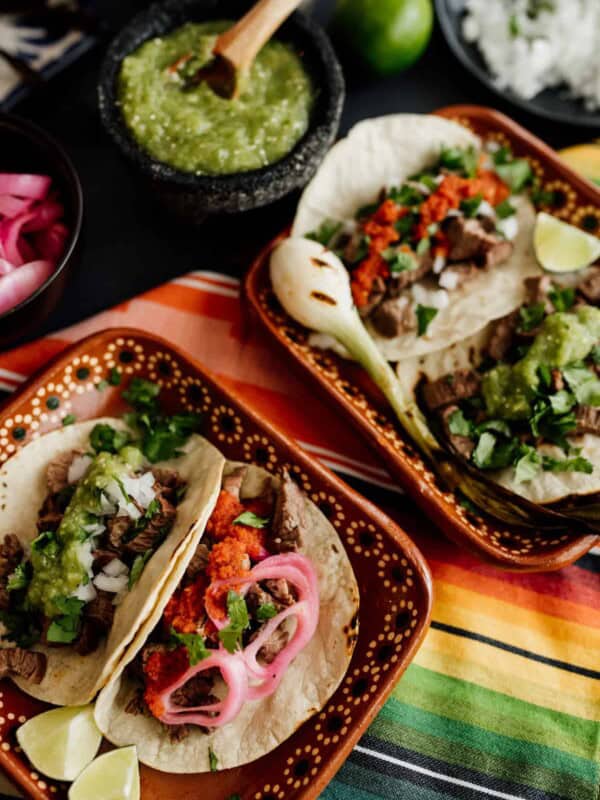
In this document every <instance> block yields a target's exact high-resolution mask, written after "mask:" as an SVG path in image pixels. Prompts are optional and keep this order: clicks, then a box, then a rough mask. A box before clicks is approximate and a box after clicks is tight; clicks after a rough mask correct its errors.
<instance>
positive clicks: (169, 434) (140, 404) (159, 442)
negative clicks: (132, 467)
mask: <svg viewBox="0 0 600 800" xmlns="http://www.w3.org/2000/svg"><path fill="white" fill-rule="evenodd" d="M159 392H160V387H159V386H158V385H157V384H155V383H151V382H150V381H147V380H144V379H143V378H134V379H133V380H132V381H131V383H130V385H129V389H128V390H127V391H125V392H123V397H124V398H125V400H127V401H128V402H129V403H130V404H131V405H132V406H133V408H134V409H135V413H133V414H128V415H127V416H126V419H127V422H128V424H130V425H131V426H132V427H134V428H137V430H138V431H139V433H140V436H141V443H140V449H141V450H142V452H143V453H144V455H145V456H146V458H147V459H148V461H150V462H151V463H156V462H157V461H166V460H167V459H169V458H173V457H175V456H177V455H178V454H179V452H180V448H181V447H183V445H184V444H185V443H186V441H187V439H188V438H189V436H191V434H192V433H195V432H196V431H197V430H198V429H199V428H200V422H201V417H200V416H199V415H198V414H191V413H190V414H173V415H171V416H167V415H163V414H162V413H161V411H160V407H159V403H158V394H159Z"/></svg>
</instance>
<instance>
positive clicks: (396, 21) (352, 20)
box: [334, 0, 433, 75]
mask: <svg viewBox="0 0 600 800" xmlns="http://www.w3.org/2000/svg"><path fill="white" fill-rule="evenodd" d="M334 26H335V29H336V31H337V32H338V33H339V34H340V35H341V36H343V38H344V39H345V40H346V42H347V43H348V45H349V46H350V47H351V48H352V49H353V50H355V51H356V52H357V53H358V54H359V55H360V56H362V58H363V60H364V61H365V62H366V63H367V64H368V65H369V66H370V67H371V68H372V69H374V70H375V71H376V72H378V73H379V74H381V75H389V74H391V73H394V72H400V71H401V70H403V69H406V68H407V67H410V66H411V65H412V64H414V63H415V61H417V59H418V58H419V57H420V56H421V55H422V53H423V51H424V50H425V48H426V47H427V44H428V43H429V39H430V38H431V31H432V28H433V7H432V4H431V0H338V2H337V5H336V10H335V16H334Z"/></svg>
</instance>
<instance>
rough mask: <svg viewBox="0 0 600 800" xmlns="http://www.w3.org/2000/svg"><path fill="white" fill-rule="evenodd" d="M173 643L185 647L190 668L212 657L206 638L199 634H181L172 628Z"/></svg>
mask: <svg viewBox="0 0 600 800" xmlns="http://www.w3.org/2000/svg"><path fill="white" fill-rule="evenodd" d="M171 641H172V642H173V644H177V645H183V646H184V647H185V649H186V650H187V654H188V659H189V662H190V667H194V666H196V664H198V663H199V662H200V661H203V660H204V659H205V658H208V657H209V655H210V650H209V649H208V648H207V646H206V642H205V641H204V637H203V636H200V634H198V633H179V632H178V631H176V630H175V628H171Z"/></svg>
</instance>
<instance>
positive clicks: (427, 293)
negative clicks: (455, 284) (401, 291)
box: [411, 283, 449, 309]
mask: <svg viewBox="0 0 600 800" xmlns="http://www.w3.org/2000/svg"><path fill="white" fill-rule="evenodd" d="M411 290H412V295H413V297H414V299H415V303H417V304H418V305H421V306H431V308H437V309H440V308H446V306H447V305H448V303H449V300H448V292H445V291H444V290H443V289H438V290H435V289H433V290H432V289H427V288H426V287H425V286H420V285H419V284H418V283H415V284H413V285H412V287H411Z"/></svg>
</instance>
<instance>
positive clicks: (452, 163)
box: [440, 145, 479, 178]
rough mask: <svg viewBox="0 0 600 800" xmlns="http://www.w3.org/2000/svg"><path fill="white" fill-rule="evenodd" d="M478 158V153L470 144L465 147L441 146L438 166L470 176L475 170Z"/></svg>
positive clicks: (472, 175)
mask: <svg viewBox="0 0 600 800" xmlns="http://www.w3.org/2000/svg"><path fill="white" fill-rule="evenodd" d="M478 159H479V154H478V152H477V150H476V149H475V148H474V147H473V146H472V145H471V146H470V147H466V148H461V147H442V152H441V153H440V166H441V167H445V168H446V169H449V170H451V171H452V172H459V173H461V174H462V175H464V176H465V177H467V178H472V177H474V175H475V173H476V172H477V162H478Z"/></svg>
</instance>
